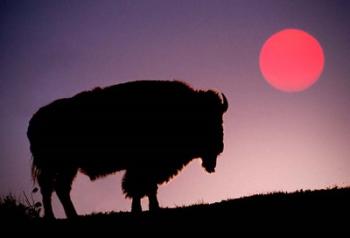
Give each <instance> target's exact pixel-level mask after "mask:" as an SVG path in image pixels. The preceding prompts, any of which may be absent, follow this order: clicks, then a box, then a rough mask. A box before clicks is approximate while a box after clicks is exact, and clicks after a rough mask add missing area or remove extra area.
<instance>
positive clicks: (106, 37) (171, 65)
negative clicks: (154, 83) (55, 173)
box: [0, 0, 350, 216]
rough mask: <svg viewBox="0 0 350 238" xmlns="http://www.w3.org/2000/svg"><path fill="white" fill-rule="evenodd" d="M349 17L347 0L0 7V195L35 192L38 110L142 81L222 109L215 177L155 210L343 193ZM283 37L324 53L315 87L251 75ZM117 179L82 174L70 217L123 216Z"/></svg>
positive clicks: (176, 184)
mask: <svg viewBox="0 0 350 238" xmlns="http://www.w3.org/2000/svg"><path fill="white" fill-rule="evenodd" d="M349 12H350V2H349V1H346V0H344V1H336V0H329V1H322V0H320V1H305V0H302V1H286V0H283V1H281V0H276V1H266V0H264V1H261V0H256V1H254V0H248V1H246V0H242V1H234V0H228V1H211V0H209V1H204V0H198V1H189V0H184V1H178V0H177V1H164V0H159V1H150V0H147V1H112V0H111V1H100V0H99V1H97V0H96V1H85V0H84V1H66V0H60V1H44V0H43V1H17V0H8V1H6V0H5V1H4V0H0V194H1V195H5V194H7V193H9V192H12V193H14V194H16V195H19V194H20V193H21V192H22V191H25V192H27V193H28V192H29V191H30V190H31V188H32V181H31V177H30V164H31V155H30V151H29V144H28V140H27V137H26V130H27V126H28V121H29V119H30V117H31V116H32V115H33V113H34V112H35V111H36V110H37V109H38V108H39V107H41V106H43V105H45V104H48V103H50V102H51V101H53V100H55V99H57V98H61V97H70V96H73V95H74V94H76V93H78V92H80V91H82V90H86V89H91V88H93V87H95V86H106V85H111V84H117V83H121V82H126V81H133V80H144V79H146V80H147V79H157V80H171V79H179V80H184V81H186V82H188V83H190V84H192V85H193V86H194V87H195V88H203V89H205V88H216V89H219V90H221V91H223V92H224V93H225V95H226V96H227V98H228V99H229V104H230V107H229V111H228V112H227V113H226V114H225V117H224V122H225V151H224V153H223V154H222V155H221V156H220V157H219V159H218V165H217V169H216V173H215V174H210V175H209V174H207V173H206V172H205V171H204V170H203V169H202V168H201V166H200V164H199V163H197V162H193V163H191V164H190V165H189V166H188V167H186V168H185V169H184V170H183V172H182V173H181V174H180V175H179V176H178V177H176V178H175V179H174V180H172V181H171V182H170V183H168V184H166V185H162V186H161V187H160V189H159V200H160V204H161V206H169V207H174V206H177V205H186V204H192V203H198V202H214V201H221V200H223V199H227V198H234V197H239V196H244V195H251V194H255V193H261V192H272V191H279V190H283V191H293V190H296V189H316V188H325V187H328V186H333V185H338V186H346V185H350V173H349V172H350V171H349V169H350V146H349V142H350V124H349V122H350V78H349V75H350V59H349V57H350V15H349ZM284 28H299V29H302V30H304V31H307V32H309V33H310V34H312V35H313V36H314V37H316V38H317V39H318V41H319V42H320V44H321V45H322V47H323V50H324V53H325V68H324V72H323V74H322V75H321V78H320V80H319V81H318V82H317V83H316V84H315V85H313V86H312V87H311V88H310V89H308V90H306V91H303V92H300V93H283V92H280V91H277V90H276V89H274V88H272V87H271V86H269V85H268V84H267V83H266V81H265V80H264V79H263V77H262V75H261V73H260V70H259V62H258V58H259V51H260V49H261V46H262V45H263V43H264V41H265V40H266V39H267V38H268V37H269V36H270V35H271V34H273V33H275V32H277V31H280V30H282V29H284ZM122 175H123V173H117V174H116V175H113V176H109V177H106V178H104V179H100V180H98V181H96V182H93V183H91V182H90V181H89V180H88V178H87V177H85V176H83V175H78V177H77V178H76V180H75V182H74V184H73V190H72V197H73V200H74V201H73V202H74V203H75V205H76V208H77V210H78V212H79V213H80V214H85V213H91V212H93V211H109V210H116V211H118V210H129V209H130V200H125V199H124V196H123V194H122V192H121V188H120V179H121V176H122ZM38 199H39V197H38ZM54 202H55V204H56V205H55V210H56V214H60V215H59V216H62V214H63V212H62V210H61V207H60V205H57V204H58V202H57V199H56V197H54Z"/></svg>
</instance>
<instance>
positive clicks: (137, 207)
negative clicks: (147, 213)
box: [131, 197, 142, 213]
mask: <svg viewBox="0 0 350 238" xmlns="http://www.w3.org/2000/svg"><path fill="white" fill-rule="evenodd" d="M131 212H132V213H140V212H142V207H141V198H140V197H133V198H132V203H131Z"/></svg>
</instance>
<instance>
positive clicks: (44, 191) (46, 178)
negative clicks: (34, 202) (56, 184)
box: [37, 170, 55, 219]
mask: <svg viewBox="0 0 350 238" xmlns="http://www.w3.org/2000/svg"><path fill="white" fill-rule="evenodd" d="M37 179H38V184H39V187H40V192H41V196H42V201H43V206H44V218H46V219H54V218H55V216H54V214H53V210H52V204H51V196H52V192H53V181H54V177H53V174H52V173H50V172H48V171H46V170H43V171H41V172H40V173H39V174H38V177H37Z"/></svg>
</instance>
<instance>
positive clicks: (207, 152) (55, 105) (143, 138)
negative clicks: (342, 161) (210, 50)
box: [27, 81, 228, 218]
mask: <svg viewBox="0 0 350 238" xmlns="http://www.w3.org/2000/svg"><path fill="white" fill-rule="evenodd" d="M227 108H228V102H227V99H226V98H225V96H224V95H223V94H222V93H219V92H217V91H214V90H194V89H193V88H192V87H190V86H189V85H187V84H185V83H183V82H179V81H135V82H127V83H123V84H118V85H113V86H110V87H106V88H95V89H93V90H91V91H85V92H81V93H79V94H77V95H75V96H73V97H71V98H63V99H58V100H56V101H54V102H52V103H50V104H49V105H47V106H44V107H42V108H40V109H39V110H38V111H37V112H36V113H35V114H34V116H33V117H32V118H31V120H30V122H29V127H28V131H27V136H28V139H29V141H30V150H31V153H32V157H33V164H32V175H33V179H34V181H36V180H37V181H38V184H39V186H40V190H41V194H42V200H43V206H44V210H45V217H48V218H53V217H54V214H53V210H52V205H51V195H52V192H53V191H56V193H57V195H58V198H59V200H60V201H61V203H62V205H63V208H64V210H65V213H66V216H67V217H74V216H77V212H76V210H75V208H74V206H73V203H72V201H71V198H70V190H71V184H72V181H73V179H74V178H75V176H76V174H77V172H78V171H80V172H82V173H84V174H86V175H87V176H89V178H90V179H91V180H95V179H97V178H99V177H103V176H106V175H108V174H112V173H115V172H117V171H121V170H126V173H125V175H124V178H123V181H122V188H123V191H124V193H125V195H126V197H129V198H132V206H131V210H132V212H140V211H141V210H142V209H141V202H140V200H141V198H142V197H144V196H147V197H148V199H149V209H150V210H151V211H152V210H156V209H159V204H158V200H157V189H158V185H160V184H162V183H164V182H166V181H169V180H170V179H171V178H172V177H174V176H175V175H176V174H177V173H178V172H179V171H180V170H181V169H182V168H183V167H184V166H185V165H186V164H188V163H189V162H190V161H191V160H193V159H195V158H201V159H202V166H203V167H204V168H205V170H206V171H207V172H210V173H211V172H214V169H215V166H216V159H217V156H218V155H219V154H220V153H221V152H222V151H223V148H224V144H223V125H222V124H223V119H222V117H223V114H224V112H225V111H226V110H227Z"/></svg>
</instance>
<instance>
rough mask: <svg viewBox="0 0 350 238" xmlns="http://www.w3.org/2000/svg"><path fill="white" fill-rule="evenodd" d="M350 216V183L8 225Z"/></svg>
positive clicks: (202, 228)
mask: <svg viewBox="0 0 350 238" xmlns="http://www.w3.org/2000/svg"><path fill="white" fill-rule="evenodd" d="M349 216H350V187H347V188H332V189H325V190H314V191H310V190H306V191H297V192H294V193H281V192H277V193H271V194H265V195H254V196H250V197H243V198H239V199H232V200H226V201H222V202H218V203H214V204H203V205H193V206H190V207H182V208H167V209H162V210H160V211H159V212H157V213H150V212H143V213H142V214H138V215H134V214H131V213H128V212H121V213H109V214H93V215H88V216H81V217H79V218H77V219H75V220H66V219H60V220H55V221H46V220H44V219H33V220H26V221H25V222H19V221H18V220H17V222H16V221H15V220H12V221H11V222H10V221H7V223H9V224H7V225H6V226H5V227H7V228H8V229H10V230H12V229H13V231H22V232H26V231H34V232H38V231H58V232H62V231H68V230H74V231H78V232H82V231H88V232H89V231H96V232H105V231H112V232H116V233H119V232H144V231H152V232H153V231H160V232H166V233H169V234H170V233H173V232H178V231H180V232H181V231H194V232H223V231H225V232H226V231H229V232H262V231H287V232H289V231H305V230H308V231H318V232H320V231H330V232H339V231H346V232H349V230H350V219H349ZM5 223H6V221H5ZM3 224H4V223H3Z"/></svg>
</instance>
